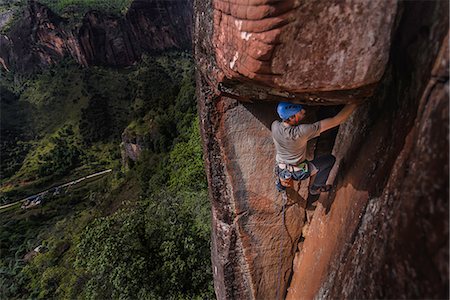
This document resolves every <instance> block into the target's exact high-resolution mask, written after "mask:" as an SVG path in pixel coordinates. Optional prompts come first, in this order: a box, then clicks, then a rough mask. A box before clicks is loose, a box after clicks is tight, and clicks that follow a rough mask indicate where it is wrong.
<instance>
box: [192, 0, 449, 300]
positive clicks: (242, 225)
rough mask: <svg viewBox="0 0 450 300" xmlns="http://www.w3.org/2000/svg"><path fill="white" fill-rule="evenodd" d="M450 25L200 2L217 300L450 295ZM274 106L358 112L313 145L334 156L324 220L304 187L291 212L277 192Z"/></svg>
mask: <svg viewBox="0 0 450 300" xmlns="http://www.w3.org/2000/svg"><path fill="white" fill-rule="evenodd" d="M244 2H245V3H244ZM447 23H448V3H446V2H439V1H432V2H414V1H413V2H402V3H397V2H396V1H371V2H370V3H369V2H367V1H363V2H360V3H355V2H352V1H328V0H327V1H325V0H324V1H301V2H297V1H280V2H277V1H266V0H252V1H227V0H210V1H196V2H195V29H194V41H195V53H196V60H197V64H198V73H197V89H198V100H199V108H200V118H201V125H202V137H203V142H204V148H205V157H206V164H207V174H208V180H209V187H210V196H211V201H212V214H213V216H212V230H213V241H212V246H213V247H212V261H213V272H214V284H215V291H216V295H217V297H218V299H277V298H278V299H281V298H285V297H287V298H289V299H311V298H314V297H318V298H331V299H340V298H417V297H419V298H420V297H421V298H426V297H434V298H436V297H437V298H447V297H448V126H442V124H448V101H447V98H448V60H447V59H446V54H447V52H446V50H445V47H443V45H446V44H447V43H448V42H447V41H446V40H445V41H444V39H445V36H446V34H447V31H448V28H447ZM440 49H441V50H440ZM439 53H441V54H439ZM442 53H444V54H445V55H442ZM433 66H434V67H433ZM444 74H446V75H444ZM278 100H290V101H295V102H300V103H304V104H306V105H307V111H308V114H309V117H310V119H309V120H308V121H314V120H316V119H321V118H323V115H326V113H327V112H330V110H331V109H330V108H328V109H327V108H325V107H323V106H321V107H320V108H318V107H317V105H318V104H319V105H320V104H326V105H333V104H342V103H349V102H360V103H361V106H360V107H359V108H358V110H357V111H356V112H355V113H354V116H353V117H352V118H351V119H350V120H349V121H348V122H347V123H346V124H345V125H343V126H341V128H339V132H338V133H337V136H336V142H335V143H334V137H335V136H332V137H330V136H329V134H327V135H322V136H321V137H320V138H318V139H317V140H316V141H314V140H313V141H311V142H310V143H309V144H308V151H309V153H308V156H309V157H308V158H309V159H310V158H312V157H313V156H314V155H318V154H319V153H324V152H327V151H328V152H330V151H332V153H333V154H334V155H335V156H336V157H337V163H336V166H335V168H334V169H333V171H332V176H330V179H329V182H330V183H334V186H335V188H334V190H333V192H332V193H330V194H329V195H323V196H322V197H321V198H320V199H319V201H318V202H317V203H316V205H317V208H316V209H315V210H313V207H310V206H308V205H307V199H306V198H307V185H308V182H302V183H301V185H300V186H299V187H297V186H295V189H290V190H288V200H287V203H286V204H287V205H286V210H285V214H283V209H282V207H283V205H282V204H283V203H282V198H281V196H280V195H279V194H278V193H277V192H276V191H275V187H274V181H275V177H274V174H273V167H274V160H275V157H274V150H275V149H274V145H273V142H272V139H271V134H270V124H271V122H272V121H273V120H275V119H277V118H278V117H277V115H276V104H277V102H276V101H278ZM324 112H325V113H324Z"/></svg>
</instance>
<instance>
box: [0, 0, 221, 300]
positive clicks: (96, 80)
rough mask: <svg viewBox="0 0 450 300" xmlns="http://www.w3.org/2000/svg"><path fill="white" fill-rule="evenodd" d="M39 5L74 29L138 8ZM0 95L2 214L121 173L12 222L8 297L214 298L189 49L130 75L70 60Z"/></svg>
mask: <svg viewBox="0 0 450 300" xmlns="http://www.w3.org/2000/svg"><path fill="white" fill-rule="evenodd" d="M41 2H42V3H44V4H46V5H48V6H49V7H50V8H52V9H53V10H54V11H55V12H56V13H58V14H60V15H62V16H64V17H68V18H74V19H75V18H77V17H79V16H81V15H83V14H84V13H85V12H87V11H89V10H92V9H97V10H100V11H103V12H107V13H112V14H122V13H124V12H125V11H126V9H127V8H128V6H129V5H130V1H120V0H117V1H87V0H84V1H73V0H72V1H66V0H61V1H50V0H45V1H41ZM22 3H23V2H22V1H7V3H5V4H4V5H3V6H2V8H3V9H5V8H8V7H9V8H12V7H20V5H21V4H22ZM0 89H1V94H2V98H1V101H0V104H1V109H0V111H1V118H0V120H1V128H0V129H1V137H2V138H1V175H0V176H1V177H0V182H1V186H0V197H1V198H0V200H1V202H2V204H5V203H11V202H13V201H16V200H19V199H22V198H23V197H26V196H29V195H32V194H35V193H36V192H38V191H42V190H45V189H47V188H49V187H52V186H56V185H58V184H61V183H64V182H68V181H70V180H73V179H77V178H80V177H82V176H86V175H88V174H92V173H94V172H98V171H102V170H105V169H108V168H111V169H112V170H113V171H112V173H111V174H108V175H105V176H102V177H101V178H100V179H91V180H86V181H85V182H83V183H80V184H78V185H74V186H69V187H67V188H64V189H61V191H59V190H58V191H54V192H53V193H47V194H46V196H45V198H44V200H43V203H42V204H41V205H39V206H37V207H35V208H32V209H20V208H19V207H18V206H16V207H13V208H12V209H6V210H2V211H1V212H0V213H1V214H2V217H1V226H2V231H1V233H0V247H1V260H0V270H1V272H0V289H1V291H2V292H1V297H2V298H8V299H9V298H13V299H14V298H17V299H19V298H20V299H22V298H40V299H42V298H53V297H55V298H70V299H73V298H79V299H85V298H100V299H105V298H132V299H161V298H164V299H165V298H172V299H174V298H177V299H193V298H198V299H205V298H213V287H212V275H211V267H210V265H211V264H210V225H209V222H210V209H209V203H208V196H207V184H206V177H205V174H204V168H203V159H202V149H201V143H200V133H199V125H198V123H199V121H198V118H197V114H196V99H195V83H194V67H193V60H192V57H191V54H190V53H188V52H183V51H170V52H165V53H160V54H149V55H145V56H143V57H142V59H141V61H139V62H138V63H136V64H135V65H133V66H130V67H127V68H109V67H100V66H91V67H81V66H79V65H78V64H77V63H75V62H74V61H73V60H71V59H65V60H62V61H60V62H58V63H56V64H54V65H51V66H49V67H45V68H41V69H39V70H38V71H36V72H34V73H27V74H24V73H18V72H15V71H14V70H10V71H9V72H5V73H4V74H2V76H1V78H0ZM129 145H133V147H138V148H139V152H138V158H137V159H134V158H133V157H131V156H130V153H128V152H127V151H128V148H127V146H129ZM38 246H40V247H39V248H38V249H39V251H34V250H33V249H37V247H38Z"/></svg>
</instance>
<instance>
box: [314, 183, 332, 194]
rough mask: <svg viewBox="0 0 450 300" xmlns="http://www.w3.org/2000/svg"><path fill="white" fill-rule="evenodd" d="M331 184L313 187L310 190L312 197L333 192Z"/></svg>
mask: <svg viewBox="0 0 450 300" xmlns="http://www.w3.org/2000/svg"><path fill="white" fill-rule="evenodd" d="M331 187H332V186H331V184H327V185H322V186H311V187H310V188H309V193H310V194H311V195H313V196H314V195H319V194H320V193H326V192H329V191H330V190H331Z"/></svg>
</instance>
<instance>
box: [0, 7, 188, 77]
mask: <svg viewBox="0 0 450 300" xmlns="http://www.w3.org/2000/svg"><path fill="white" fill-rule="evenodd" d="M191 19H192V4H191V2H190V0H174V1H159V0H135V1H133V3H132V4H131V6H130V8H129V9H128V11H127V13H126V15H125V16H124V17H117V16H113V15H105V14H102V13H100V12H98V11H91V12H88V13H87V14H86V15H85V17H84V18H83V20H82V22H81V24H79V25H77V26H75V25H71V24H69V23H68V20H66V19H63V18H61V17H59V16H57V15H56V14H54V13H53V12H52V11H50V10H49V9H48V8H47V7H45V6H43V5H41V4H39V3H38V2H36V1H30V2H29V5H28V7H27V8H26V10H25V12H24V15H23V17H21V19H20V20H19V21H18V22H17V23H16V24H15V25H13V27H12V28H11V30H10V31H9V33H8V35H2V36H0V42H1V43H0V62H1V63H2V65H3V67H4V69H6V70H9V69H16V70H19V71H28V70H30V69H32V68H33V67H34V66H42V65H49V64H52V63H54V62H56V61H59V60H61V59H62V58H64V57H72V58H74V59H75V60H76V61H78V62H79V63H80V64H81V65H84V66H87V65H108V66H129V65H131V64H133V63H134V62H136V61H137V60H139V59H140V57H141V55H142V54H143V53H145V52H149V51H161V50H166V49H190V47H191V30H192V20H191Z"/></svg>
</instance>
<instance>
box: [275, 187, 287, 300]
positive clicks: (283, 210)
mask: <svg viewBox="0 0 450 300" xmlns="http://www.w3.org/2000/svg"><path fill="white" fill-rule="evenodd" d="M281 199H282V201H283V202H282V209H281V226H282V227H281V228H284V227H285V226H284V223H285V220H284V218H285V216H284V215H285V209H286V203H287V194H286V191H283V192H282V193H281ZM282 259H283V234H282V235H281V237H280V255H279V259H278V261H279V263H278V288H277V296H276V298H275V299H276V300H278V296H281V294H280V288H281V266H282V263H281V262H282Z"/></svg>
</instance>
